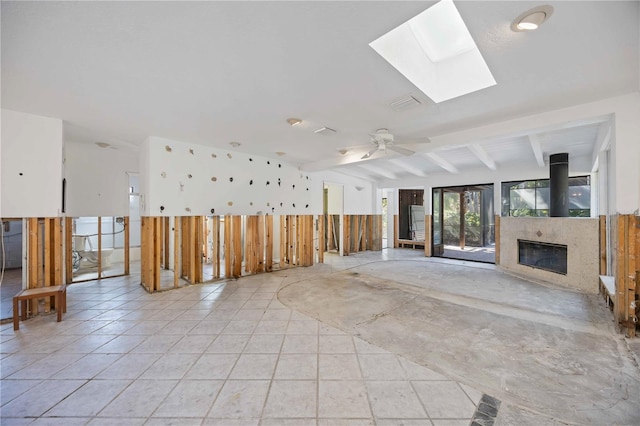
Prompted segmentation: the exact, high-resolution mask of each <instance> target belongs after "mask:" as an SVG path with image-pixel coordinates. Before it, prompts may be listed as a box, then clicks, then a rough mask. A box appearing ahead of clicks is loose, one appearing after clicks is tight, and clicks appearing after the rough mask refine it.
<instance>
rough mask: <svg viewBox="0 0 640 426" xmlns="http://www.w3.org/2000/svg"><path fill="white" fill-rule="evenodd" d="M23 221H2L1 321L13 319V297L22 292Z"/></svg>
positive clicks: (0, 231) (0, 244) (0, 222)
mask: <svg viewBox="0 0 640 426" xmlns="http://www.w3.org/2000/svg"><path fill="white" fill-rule="evenodd" d="M22 228H23V225H22V219H2V220H1V221H0V237H1V238H0V296H1V297H0V304H1V306H0V320H3V319H7V318H11V317H13V296H15V295H16V294H17V293H18V292H20V290H22V277H23V275H22V258H23V253H22V246H23V244H22Z"/></svg>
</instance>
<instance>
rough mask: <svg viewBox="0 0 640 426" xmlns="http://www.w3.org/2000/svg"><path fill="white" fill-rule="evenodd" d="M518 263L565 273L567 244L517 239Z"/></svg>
mask: <svg viewBox="0 0 640 426" xmlns="http://www.w3.org/2000/svg"><path fill="white" fill-rule="evenodd" d="M518 263H519V264H521V265H527V266H531V267H533V268H537V269H544V270H545V271H550V272H555V273H557V274H563V275H567V246H566V245H562V244H552V243H541V242H539V241H527V240H518Z"/></svg>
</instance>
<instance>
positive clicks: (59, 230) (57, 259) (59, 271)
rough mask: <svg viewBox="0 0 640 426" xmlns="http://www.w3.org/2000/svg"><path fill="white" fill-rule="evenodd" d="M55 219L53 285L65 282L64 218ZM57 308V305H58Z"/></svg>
mask: <svg viewBox="0 0 640 426" xmlns="http://www.w3.org/2000/svg"><path fill="white" fill-rule="evenodd" d="M53 221H54V227H53V229H54V237H53V240H54V248H53V256H54V260H53V274H54V277H53V285H61V284H63V269H64V268H63V259H64V254H63V253H64V252H63V249H64V238H63V236H64V235H63V226H62V218H55V219H53ZM56 309H57V307H56Z"/></svg>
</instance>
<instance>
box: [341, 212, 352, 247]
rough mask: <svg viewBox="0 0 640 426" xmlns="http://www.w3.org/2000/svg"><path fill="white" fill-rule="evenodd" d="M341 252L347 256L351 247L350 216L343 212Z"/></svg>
mask: <svg viewBox="0 0 640 426" xmlns="http://www.w3.org/2000/svg"><path fill="white" fill-rule="evenodd" d="M342 229H343V235H342V254H343V255H344V256H349V252H350V249H351V216H349V215H347V214H345V215H343V216H342Z"/></svg>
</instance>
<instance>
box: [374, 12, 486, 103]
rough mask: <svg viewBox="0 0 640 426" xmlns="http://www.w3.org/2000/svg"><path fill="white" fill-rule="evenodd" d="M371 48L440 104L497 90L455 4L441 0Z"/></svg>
mask: <svg viewBox="0 0 640 426" xmlns="http://www.w3.org/2000/svg"><path fill="white" fill-rule="evenodd" d="M369 46H371V47H372V48H373V49H374V50H375V51H376V52H378V54H379V55H380V56H382V57H383V58H384V59H385V60H386V61H387V62H389V63H390V64H391V65H392V66H393V67H394V68H395V69H397V70H398V71H400V73H401V74H402V75H404V76H405V77H406V78H407V79H408V80H409V81H410V82H411V83H413V84H414V85H415V86H416V87H417V88H418V89H420V90H421V91H422V92H424V94H425V95H427V96H428V97H429V98H431V99H432V100H433V101H434V102H436V103H439V102H443V101H446V100H449V99H453V98H457V97H458V96H462V95H466V94H469V93H472V92H475V91H477V90H480V89H484V88H487V87H491V86H494V85H495V84H496V81H495V79H494V78H493V75H492V74H491V71H489V67H488V66H487V63H486V62H485V61H484V59H483V58H482V54H480V51H479V50H478V46H476V43H475V42H474V41H473V38H472V37H471V34H470V33H469V30H468V29H467V26H466V25H465V24H464V21H463V20H462V17H461V16H460V13H458V9H456V7H455V5H454V4H453V1H452V0H441V1H440V2H438V3H436V4H434V5H433V6H431V7H430V8H429V9H427V10H425V11H424V12H422V13H420V14H419V15H416V16H414V17H413V18H411V19H409V20H408V21H407V22H405V23H404V24H402V25H400V26H399V27H397V28H394V29H393V30H391V31H389V32H388V33H386V34H384V35H383V36H381V37H380V38H378V39H377V40H374V41H372V42H371V43H369Z"/></svg>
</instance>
